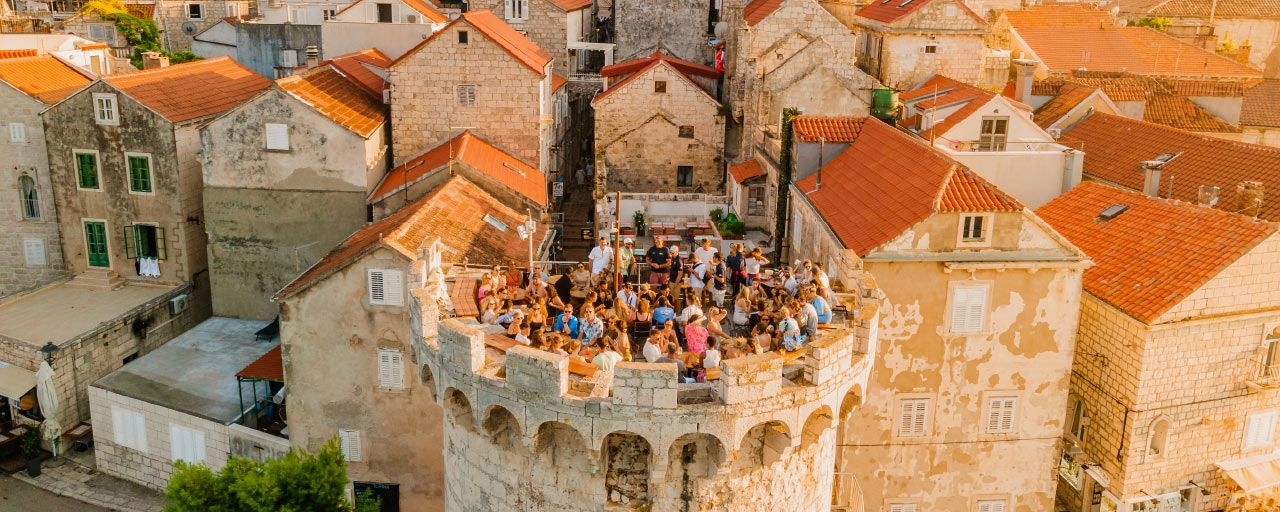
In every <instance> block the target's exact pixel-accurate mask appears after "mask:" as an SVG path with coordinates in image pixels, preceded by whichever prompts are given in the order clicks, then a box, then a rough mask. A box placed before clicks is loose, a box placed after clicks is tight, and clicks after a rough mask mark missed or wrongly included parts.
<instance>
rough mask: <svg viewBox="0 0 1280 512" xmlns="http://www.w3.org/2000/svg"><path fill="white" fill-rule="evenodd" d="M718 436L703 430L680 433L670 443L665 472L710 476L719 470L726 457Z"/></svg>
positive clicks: (678, 476)
mask: <svg viewBox="0 0 1280 512" xmlns="http://www.w3.org/2000/svg"><path fill="white" fill-rule="evenodd" d="M726 458H727V457H726V451H725V447H724V443H723V442H721V441H720V438H718V437H716V436H713V435H711V434H707V433H703V432H693V433H689V434H685V435H682V436H680V437H678V438H676V440H675V441H674V442H672V443H671V448H670V450H669V451H668V452H667V464H668V466H669V469H668V471H667V474H669V475H676V478H677V479H679V478H680V475H688V476H689V478H691V479H692V478H710V477H713V476H715V475H716V473H718V472H719V471H720V468H721V467H722V466H723V465H724V461H725V459H726Z"/></svg>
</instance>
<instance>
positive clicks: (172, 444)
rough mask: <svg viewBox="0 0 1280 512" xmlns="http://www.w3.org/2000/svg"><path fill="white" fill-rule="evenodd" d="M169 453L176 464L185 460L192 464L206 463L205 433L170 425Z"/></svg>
mask: <svg viewBox="0 0 1280 512" xmlns="http://www.w3.org/2000/svg"><path fill="white" fill-rule="evenodd" d="M169 451H170V456H171V457H170V458H172V459H173V461H174V462H177V461H179V460H184V461H187V462H191V463H197V462H204V461H205V460H206V458H205V448H204V432H201V431H199V430H195V429H191V428H186V427H183V426H181V425H177V424H174V423H170V424H169Z"/></svg>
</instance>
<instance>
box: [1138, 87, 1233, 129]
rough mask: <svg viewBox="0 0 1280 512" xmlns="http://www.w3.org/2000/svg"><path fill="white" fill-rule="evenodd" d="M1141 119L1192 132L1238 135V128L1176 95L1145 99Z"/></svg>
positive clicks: (1153, 96)
mask: <svg viewBox="0 0 1280 512" xmlns="http://www.w3.org/2000/svg"><path fill="white" fill-rule="evenodd" d="M1142 118H1143V119H1145V120H1147V121H1150V122H1152V123H1156V124H1162V125H1165V126H1172V127H1174V128H1180V129H1183V130H1187V131H1193V132H1205V133H1240V131H1241V130H1240V127H1239V126H1235V125H1232V124H1231V123H1228V122H1226V121H1223V120H1222V119H1221V118H1219V117H1218V116H1215V115H1213V114H1212V113H1210V112H1209V111H1208V110H1205V109H1204V108H1202V107H1201V106H1200V105H1196V104H1195V102H1193V101H1191V100H1189V99H1187V98H1186V97H1185V96H1178V95H1176V94H1158V95H1152V96H1151V97H1150V98H1147V105H1146V108H1144V109H1143V111H1142Z"/></svg>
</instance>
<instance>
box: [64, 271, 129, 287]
mask: <svg viewBox="0 0 1280 512" xmlns="http://www.w3.org/2000/svg"><path fill="white" fill-rule="evenodd" d="M124 285H125V280H124V278H123V277H120V274H117V273H116V272H115V271H114V270H110V269H105V268H91V269H89V270H86V271H84V272H82V273H80V274H79V275H77V276H76V277H75V278H73V279H71V281H69V282H67V286H74V287H76V288H87V289H90V290H106V291H110V290H118V289H120V288H121V287H123V286H124Z"/></svg>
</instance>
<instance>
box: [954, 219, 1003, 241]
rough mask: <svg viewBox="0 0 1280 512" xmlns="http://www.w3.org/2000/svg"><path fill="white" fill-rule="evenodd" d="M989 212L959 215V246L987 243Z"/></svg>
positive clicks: (989, 233)
mask: <svg viewBox="0 0 1280 512" xmlns="http://www.w3.org/2000/svg"><path fill="white" fill-rule="evenodd" d="M994 218H995V217H993V216H992V215H989V214H979V215H962V216H961V217H960V244H959V245H960V246H962V247H963V246H966V245H968V246H973V245H987V244H989V243H990V242H991V237H990V235H991V221H992V219H994Z"/></svg>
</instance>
